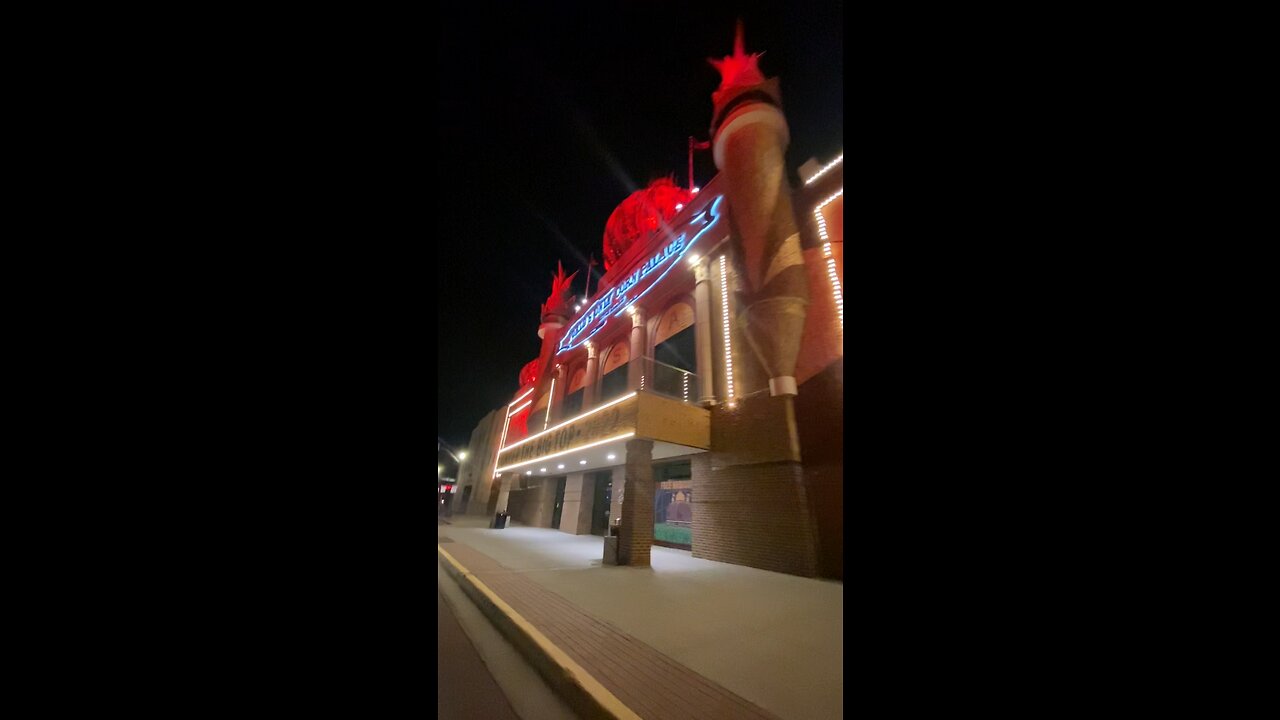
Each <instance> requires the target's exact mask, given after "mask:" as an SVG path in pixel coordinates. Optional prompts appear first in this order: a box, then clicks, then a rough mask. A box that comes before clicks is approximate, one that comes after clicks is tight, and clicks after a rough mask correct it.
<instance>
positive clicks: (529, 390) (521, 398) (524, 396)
mask: <svg viewBox="0 0 1280 720" xmlns="http://www.w3.org/2000/svg"><path fill="white" fill-rule="evenodd" d="M531 392H533V388H529V389H528V390H525V391H524V395H521V396H520V397H518V398H516V399H515V400H512V401H511V402H510V403H508V404H507V407H511V406H512V405H515V404H516V403H518V402H520V401H521V400H523V399H525V398H526V397H528V396H529V393H531Z"/></svg>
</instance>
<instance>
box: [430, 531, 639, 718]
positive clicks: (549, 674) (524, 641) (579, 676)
mask: <svg viewBox="0 0 1280 720" xmlns="http://www.w3.org/2000/svg"><path fill="white" fill-rule="evenodd" d="M436 552H437V553H438V554H439V555H440V557H441V558H442V560H443V562H442V563H441V564H442V565H443V566H444V569H445V572H446V573H448V574H449V576H450V577H452V578H454V579H455V580H457V581H458V585H459V587H461V588H462V591H463V592H464V593H466V594H467V597H469V598H471V601H472V602H474V603H475V604H476V607H478V608H479V609H480V611H481V612H482V613H484V615H485V616H486V617H488V618H489V620H490V622H492V623H493V624H494V626H495V627H496V628H498V630H499V631H500V632H501V633H502V634H503V635H504V636H505V637H506V638H507V639H508V640H510V641H511V643H512V644H513V645H515V646H516V648H517V649H518V650H519V651H520V653H521V654H522V655H524V657H525V658H526V659H527V660H528V661H529V662H530V663H531V664H532V665H533V667H534V668H536V669H537V671H538V673H539V674H540V675H542V677H543V678H544V679H546V681H547V683H548V684H549V685H551V687H552V689H554V690H555V691H556V692H557V693H558V694H559V695H560V696H561V697H563V698H564V699H565V702H567V703H568V704H569V706H570V707H571V708H573V710H574V711H576V712H577V713H578V714H579V715H581V716H582V717H583V718H584V720H640V716H639V715H637V714H636V713H635V712H634V711H632V710H631V708H629V707H627V706H626V705H624V704H623V703H622V701H621V700H619V699H618V698H617V696H616V695H614V694H613V693H611V692H609V691H608V690H607V689H606V688H605V687H604V686H603V685H601V684H600V681H599V680H596V679H595V678H594V677H592V676H591V674H590V673H589V672H587V671H586V669H584V668H583V667H582V666H581V665H579V664H578V663H577V662H575V661H574V660H573V659H572V658H570V657H569V656H568V655H567V654H565V652H564V650H561V649H560V648H559V647H557V646H556V645H555V643H553V642H551V641H550V640H549V639H547V636H546V635H543V634H542V633H541V632H540V631H539V630H538V629H537V628H535V627H534V626H533V625H532V624H530V623H529V621H528V620H526V619H524V617H522V616H521V615H520V613H518V612H516V611H515V609H514V608H512V607H511V606H510V605H508V604H507V603H506V602H504V601H503V600H502V598H500V597H498V596H497V595H496V594H495V593H494V592H493V590H491V589H489V587H488V586H487V585H485V584H484V583H483V582H481V581H480V579H479V578H477V577H476V576H475V575H472V574H471V571H470V570H468V569H467V568H465V567H463V565H462V564H461V563H459V562H458V561H457V560H456V559H455V558H454V557H453V556H452V555H450V554H449V553H448V551H446V550H445V549H444V548H443V547H441V546H440V545H439V544H437V545H436Z"/></svg>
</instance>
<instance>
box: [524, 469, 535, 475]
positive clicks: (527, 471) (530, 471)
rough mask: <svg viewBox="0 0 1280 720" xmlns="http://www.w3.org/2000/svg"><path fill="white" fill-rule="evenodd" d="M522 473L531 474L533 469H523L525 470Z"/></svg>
mask: <svg viewBox="0 0 1280 720" xmlns="http://www.w3.org/2000/svg"><path fill="white" fill-rule="evenodd" d="M524 474H525V475H532V474H533V471H532V470H525V471H524Z"/></svg>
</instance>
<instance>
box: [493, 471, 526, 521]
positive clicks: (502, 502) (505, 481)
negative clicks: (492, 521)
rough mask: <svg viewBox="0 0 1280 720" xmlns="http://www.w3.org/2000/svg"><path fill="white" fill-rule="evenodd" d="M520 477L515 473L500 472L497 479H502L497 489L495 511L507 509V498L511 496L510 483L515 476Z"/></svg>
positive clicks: (513, 480)
mask: <svg viewBox="0 0 1280 720" xmlns="http://www.w3.org/2000/svg"><path fill="white" fill-rule="evenodd" d="M518 477H520V476H519V475H518V474H516V473H502V475H501V476H500V477H499V479H500V480H501V481H502V485H501V488H500V489H499V490H498V505H497V507H496V508H495V509H494V512H495V513H500V512H506V511H507V500H508V499H510V497H511V485H512V483H514V482H515V480H516V478H518Z"/></svg>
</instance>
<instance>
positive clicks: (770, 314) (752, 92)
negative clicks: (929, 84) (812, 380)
mask: <svg viewBox="0 0 1280 720" xmlns="http://www.w3.org/2000/svg"><path fill="white" fill-rule="evenodd" d="M759 57H760V56H759V55H758V54H751V55H747V54H746V53H745V52H743V45H742V25H741V24H739V25H738V32H737V35H736V37H735V38H734V48H733V55H732V56H730V57H726V58H725V59H724V60H723V61H716V60H712V61H711V62H712V64H714V65H715V66H716V69H717V70H719V71H720V75H721V82H720V87H719V89H717V90H716V91H715V92H714V93H713V94H712V96H711V101H712V104H713V105H714V115H713V119H712V122H711V135H712V143H713V156H714V158H715V163H716V168H717V169H720V170H722V171H723V175H724V178H725V185H726V192H725V198H726V200H727V202H728V205H729V219H730V227H731V228H732V229H733V235H732V241H731V243H732V245H733V249H734V252H733V253H732V255H733V256H734V258H733V259H734V262H735V264H736V265H737V267H738V268H740V275H741V280H742V285H743V287H741V288H740V289H739V290H740V292H739V297H740V303H739V307H740V308H741V309H740V310H739V313H738V326H739V327H740V328H742V330H743V333H742V335H743V336H744V337H745V338H746V340H747V343H748V344H749V345H750V346H751V349H752V350H754V351H755V354H756V356H757V357H758V358H759V359H760V363H761V365H763V366H764V369H765V371H766V372H767V373H768V375H769V394H770V395H772V396H779V395H786V396H792V395H795V394H796V378H795V371H796V357H797V356H798V355H799V354H800V337H801V335H802V333H803V331H804V317H805V308H806V306H807V305H808V304H809V288H808V282H807V280H806V277H805V267H804V257H803V255H802V254H801V250H800V231H799V228H797V227H796V221H795V215H794V213H793V211H792V208H791V188H790V187H789V185H788V183H787V175H786V169H785V153H786V150H787V144H788V143H789V142H790V134H789V130H788V129H787V120H786V118H785V117H783V115H782V109H781V108H782V92H781V90H780V89H779V84H778V78H769V79H768V80H766V79H765V77H764V75H763V74H761V72H760V69H759V67H758V66H757V61H758V59H759Z"/></svg>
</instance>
